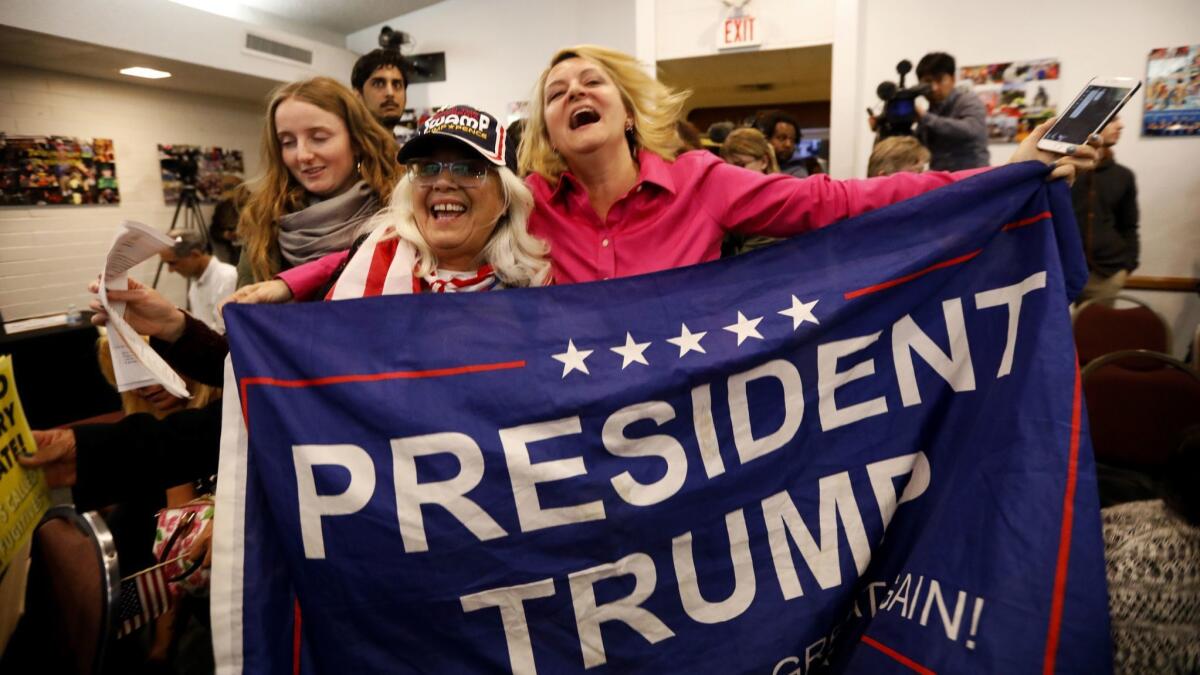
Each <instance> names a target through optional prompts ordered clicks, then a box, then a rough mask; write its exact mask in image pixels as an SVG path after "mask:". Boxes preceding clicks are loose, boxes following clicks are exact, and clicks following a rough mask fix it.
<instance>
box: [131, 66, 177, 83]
mask: <svg viewBox="0 0 1200 675" xmlns="http://www.w3.org/2000/svg"><path fill="white" fill-rule="evenodd" d="M121 74H122V75H132V76H134V77H144V78H146V79H148V80H161V79H162V78H164V77H170V76H171V74H170V73H168V72H167V71H165V70H155V69H153V68H143V67H141V66H134V67H133V68H122V69H121Z"/></svg>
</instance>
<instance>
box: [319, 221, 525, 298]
mask: <svg viewBox="0 0 1200 675" xmlns="http://www.w3.org/2000/svg"><path fill="white" fill-rule="evenodd" d="M416 266H417V250H416V248H414V247H413V245H412V244H410V243H408V242H407V241H405V240H403V239H401V238H400V237H399V236H397V235H396V233H395V230H394V229H393V228H392V227H391V226H388V227H379V228H376V229H375V231H373V232H371V234H370V235H368V236H367V238H366V239H365V240H364V241H363V243H362V245H361V246H359V247H358V250H357V251H356V252H355V253H354V255H353V256H352V257H351V258H350V260H349V262H347V263H346V267H345V269H344V270H342V274H341V276H340V277H338V280H337V282H335V283H334V285H333V288H332V289H330V291H329V295H328V296H326V299H327V300H346V299H350V298H367V297H372V296H376V295H397V294H405V293H466V292H473V291H489V290H494V289H498V288H502V287H503V286H502V284H500V282H499V280H498V279H497V278H496V274H495V272H494V270H493V269H492V266H491V265H484V266H483V267H481V268H479V269H478V270H477V271H476V272H474V273H471V274H464V275H457V274H450V275H447V274H446V273H443V274H441V275H438V274H427V275H425V276H423V277H418V276H416V275H415V274H413V271H414V270H415V269H416Z"/></svg>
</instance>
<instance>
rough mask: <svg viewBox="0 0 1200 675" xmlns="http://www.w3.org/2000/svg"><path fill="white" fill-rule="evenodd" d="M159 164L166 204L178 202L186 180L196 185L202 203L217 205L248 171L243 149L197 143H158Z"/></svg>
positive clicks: (197, 195)
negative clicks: (205, 146)
mask: <svg viewBox="0 0 1200 675" xmlns="http://www.w3.org/2000/svg"><path fill="white" fill-rule="evenodd" d="M158 164H159V167H160V168H161V169H162V183H163V200H164V201H165V202H166V203H167V204H175V203H177V202H178V201H179V194H180V192H181V191H182V190H183V186H184V184H185V183H191V184H193V185H195V186H196V198H197V200H198V201H199V203H201V204H216V203H217V202H219V201H221V198H222V196H223V195H224V194H225V193H226V192H228V191H229V190H232V189H233V188H235V187H237V186H238V185H239V184H240V183H241V182H242V180H243V175H244V174H245V172H246V168H245V164H244V163H243V162H242V151H241V150H231V149H228V148H218V147H207V148H202V147H200V146H197V145H164V144H159V146H158Z"/></svg>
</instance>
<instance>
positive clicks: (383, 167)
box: [238, 77, 402, 281]
mask: <svg viewBox="0 0 1200 675" xmlns="http://www.w3.org/2000/svg"><path fill="white" fill-rule="evenodd" d="M291 99H295V100H297V101H303V102H305V103H311V104H312V105H315V106H317V107H318V108H320V109H322V110H325V111H327V112H331V113H333V114H334V115H337V116H338V117H339V118H340V119H341V120H342V122H343V123H345V125H346V130H347V131H348V132H349V134H350V147H351V150H352V151H353V152H354V156H355V159H356V160H357V161H358V164H359V175H360V176H361V177H362V179H363V180H365V181H366V182H367V184H368V185H370V186H371V190H372V191H373V192H374V193H375V194H376V195H378V196H379V197H380V199H383V198H384V195H389V194H391V192H392V189H393V188H394V187H395V185H396V182H397V181H398V180H400V176H401V174H402V169H401V167H400V164H399V163H398V162H397V161H396V140H395V138H394V137H393V136H392V134H391V133H390V132H388V131H387V130H386V129H384V128H383V127H382V126H380V125H379V123H378V122H377V121H375V117H374V116H373V115H371V113H370V111H368V110H367V108H366V106H365V105H363V103H362V100H361V99H359V97H358V96H356V95H355V94H354V92H352V91H350V90H349V89H347V88H346V87H345V86H343V85H342V84H341V83H339V82H338V81H337V80H334V79H332V78H328V77H314V78H311V79H308V80H301V81H300V82H292V83H291V84H285V85H283V86H281V87H279V88H278V89H276V90H275V91H274V93H272V95H271V103H270V104H269V105H268V106H267V122H266V124H265V125H263V137H262V155H263V166H264V167H265V169H264V170H263V172H262V174H261V175H260V176H259V177H258V178H256V179H255V180H254V181H253V182H252V184H251V186H250V190H251V193H250V198H249V200H248V201H247V202H246V205H245V206H244V207H243V208H242V211H241V217H240V219H239V220H238V235H239V236H240V237H241V240H242V246H243V248H242V251H243V253H242V255H245V256H248V257H249V258H250V267H251V270H253V272H254V279H255V281H265V280H267V279H270V278H271V277H272V276H274V274H275V273H276V272H278V271H279V270H277V269H273V267H274V265H273V263H272V260H273V259H274V258H275V254H276V252H277V251H278V248H279V242H278V237H279V219H280V218H281V217H282V216H283V215H285V214H287V213H292V212H295V211H299V210H301V209H303V208H305V206H307V200H306V196H307V193H306V192H305V190H304V187H303V186H301V185H300V183H299V181H297V180H296V179H295V178H294V177H293V176H292V174H291V172H290V171H288V169H287V167H286V166H284V164H283V151H282V148H281V147H280V145H279V138H278V136H277V129H276V127H275V111H276V109H278V108H279V105H280V104H281V103H283V102H284V101H288V100H291Z"/></svg>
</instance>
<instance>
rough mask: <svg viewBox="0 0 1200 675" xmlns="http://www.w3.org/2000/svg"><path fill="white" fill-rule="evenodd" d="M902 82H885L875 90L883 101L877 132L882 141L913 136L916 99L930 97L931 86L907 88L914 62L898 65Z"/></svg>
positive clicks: (907, 61)
mask: <svg viewBox="0 0 1200 675" xmlns="http://www.w3.org/2000/svg"><path fill="white" fill-rule="evenodd" d="M896 72H897V73H899V75H900V82H899V84H898V85H897V83H895V82H888V81H887V80H884V81H883V82H880V83H879V86H878V87H876V88H875V94H876V95H878V96H879V98H880V99H882V100H883V113H881V114H880V115H879V117H877V118H876V122H875V124H876V126H875V128H876V131H878V133H879V138H880V139H881V140H882V139H884V138H888V137H889V136H912V135H913V124H914V123H916V121H917V106H916V102H915V101H916V98H917V97H918V96H929V85H927V84H918V85H917V86H915V87H910V88H905V86H904V77H905V76H906V75H908V74H909V73H910V72H912V62H910V61H909V60H907V59H905V60H903V61H901V62H900V63H897V64H896Z"/></svg>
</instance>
